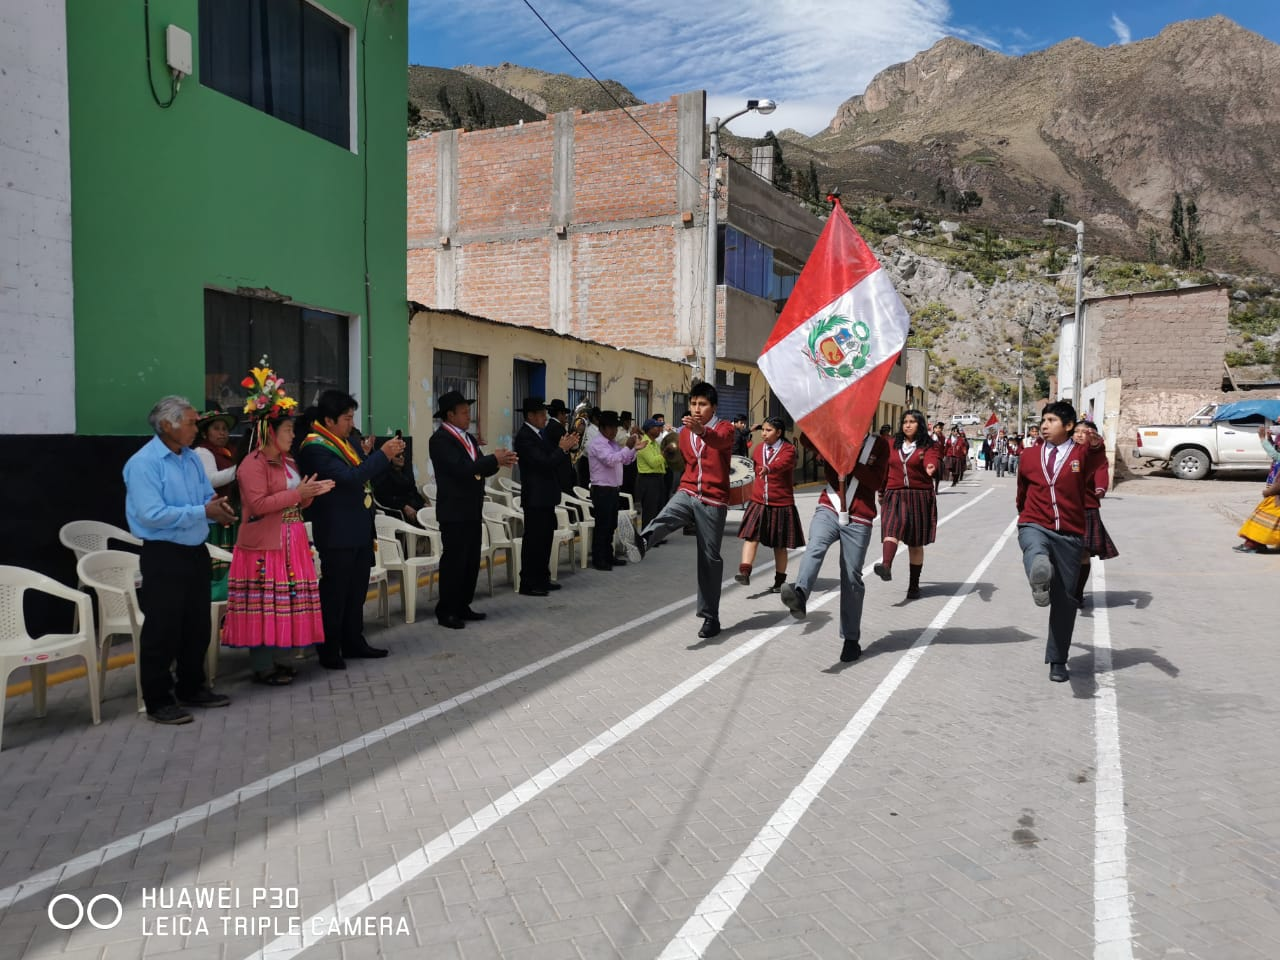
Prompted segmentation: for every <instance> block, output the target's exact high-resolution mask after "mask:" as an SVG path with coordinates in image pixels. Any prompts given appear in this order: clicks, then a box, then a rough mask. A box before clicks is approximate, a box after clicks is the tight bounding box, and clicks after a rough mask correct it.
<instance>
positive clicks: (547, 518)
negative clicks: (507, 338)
mask: <svg viewBox="0 0 1280 960" xmlns="http://www.w3.org/2000/svg"><path fill="white" fill-rule="evenodd" d="M521 410H523V412H524V423H523V425H521V427H520V429H519V430H517V431H516V435H515V436H514V437H513V438H512V441H511V446H512V448H513V449H514V450H515V453H516V456H518V457H519V458H520V506H521V508H522V509H523V510H524V542H523V544H522V547H521V551H520V593H521V594H523V595H524V596H526V597H545V596H546V595H547V594H548V593H549V592H550V591H552V590H559V589H560V584H558V583H552V581H551V539H552V536H553V535H554V533H555V529H556V505H557V504H558V503H559V502H560V492H561V488H560V472H561V468H562V467H564V466H567V465H568V463H569V453H568V451H569V450H570V449H571V448H572V447H573V445H574V443H575V442H577V436H576V435H575V434H572V433H565V432H564V430H563V429H562V430H560V431H559V433H560V437H559V440H558V441H557V442H556V443H554V444H553V443H552V442H551V426H550V424H549V423H548V421H547V407H546V405H545V404H544V403H543V402H542V398H541V397H528V398H527V399H526V400H525V401H524V404H523V405H522V406H521Z"/></svg>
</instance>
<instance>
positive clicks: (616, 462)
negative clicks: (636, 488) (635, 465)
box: [587, 433, 636, 487]
mask: <svg viewBox="0 0 1280 960" xmlns="http://www.w3.org/2000/svg"><path fill="white" fill-rule="evenodd" d="M635 458H636V452H635V451H634V450H632V449H630V448H628V447H621V446H618V444H617V442H616V441H613V440H608V439H606V438H605V435H604V434H603V433H601V434H598V435H597V436H596V437H594V438H593V439H592V441H591V442H590V443H588V444H587V463H588V464H589V465H590V467H591V485H592V486H593V487H620V486H622V467H623V465H624V464H628V463H632V462H633V461H634V460H635Z"/></svg>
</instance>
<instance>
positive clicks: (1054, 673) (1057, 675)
mask: <svg viewBox="0 0 1280 960" xmlns="http://www.w3.org/2000/svg"><path fill="white" fill-rule="evenodd" d="M1049 679H1050V680H1052V681H1053V682H1054V683H1066V682H1067V681H1068V680H1070V679H1071V674H1069V673H1067V665H1066V664H1065V663H1051V664H1049Z"/></svg>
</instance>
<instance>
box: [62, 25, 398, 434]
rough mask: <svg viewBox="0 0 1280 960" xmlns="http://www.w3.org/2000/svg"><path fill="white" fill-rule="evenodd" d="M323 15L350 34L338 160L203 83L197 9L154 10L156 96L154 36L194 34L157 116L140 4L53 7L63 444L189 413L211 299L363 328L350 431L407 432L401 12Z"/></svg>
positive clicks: (198, 394)
mask: <svg viewBox="0 0 1280 960" xmlns="http://www.w3.org/2000/svg"><path fill="white" fill-rule="evenodd" d="M318 5H319V6H321V8H322V9H324V10H326V11H327V12H328V13H330V14H331V15H333V16H335V17H337V18H339V19H341V20H343V21H345V22H346V23H348V24H351V25H353V26H354V27H355V32H354V35H353V43H354V45H355V50H356V55H355V67H354V70H353V72H352V77H351V79H352V85H353V87H354V88H355V101H354V102H355V116H356V118H357V125H356V131H357V132H356V139H355V146H354V149H352V150H348V149H344V148H343V147H340V146H336V145H334V144H332V143H329V142H328V141H326V140H323V139H321V138H320V137H318V136H315V135H313V134H310V133H307V132H306V131H304V130H301V129H299V128H297V127H294V126H292V125H290V124H288V123H286V122H284V121H282V120H278V119H276V118H274V117H272V116H269V115H268V114H266V113H263V112H260V111H258V110H256V109H254V108H252V107H250V106H247V105H245V104H243V103H240V102H239V101H237V100H234V99H232V98H231V97H229V96H226V95H224V94H222V93H219V92H218V91H216V90H212V89H208V88H205V87H202V86H201V85H200V83H199V76H200V67H199V49H200V41H199V35H198V28H199V17H198V2H197V0H151V3H150V16H151V56H152V64H153V65H152V69H153V72H154V77H155V86H156V89H157V91H158V92H159V93H160V96H161V99H164V98H166V97H167V95H168V91H169V77H168V72H167V70H166V68H165V66H164V62H165V54H164V50H165V47H164V31H165V27H166V25H168V24H175V25H177V26H179V27H181V28H183V29H184V30H186V31H187V32H189V33H190V34H191V36H192V48H193V57H194V58H195V60H196V63H195V66H194V73H193V75H192V76H190V77H188V78H186V79H185V80H184V81H183V83H182V86H181V89H180V91H179V93H178V95H177V98H176V100H175V101H174V103H173V105H172V107H170V108H169V109H160V108H159V107H158V106H157V105H156V103H155V101H154V100H153V99H152V95H151V91H150V90H149V88H148V85H147V77H146V71H145V55H146V50H145V47H144V42H143V41H144V33H143V29H142V19H143V2H142V0H134V2H120V0H110V2H104V0H67V57H68V63H69V88H70V117H71V197H72V242H73V253H72V257H73V260H72V272H73V283H74V294H75V353H76V357H75V367H76V390H75V393H76V396H75V404H76V425H77V433H78V434H80V435H82V436H83V435H135V436H136V435H143V434H146V433H148V432H149V428H148V426H147V423H146V413H147V411H148V410H149V409H150V407H151V405H152V404H153V403H154V402H155V401H156V399H158V398H159V397H161V396H163V395H165V394H170V393H177V394H182V395H184V396H187V397H189V398H191V400H192V402H193V403H195V404H197V405H199V404H200V403H201V400H202V399H203V397H204V395H205V387H204V373H205V365H204V290H205V288H206V287H212V288H218V289H223V290H229V291H233V292H234V291H236V290H237V289H241V288H249V289H257V290H260V289H262V288H270V290H272V291H275V292H276V293H278V294H281V295H283V296H285V297H287V298H288V299H289V300H290V301H292V302H295V303H297V304H300V305H303V306H307V307H313V308H316V309H320V310H326V311H330V312H333V313H339V314H348V315H352V316H355V317H358V318H360V326H359V329H360V337H361V342H360V347H359V351H358V355H357V350H356V349H355V347H354V345H353V347H352V351H351V352H352V354H353V357H352V360H353V362H352V366H353V367H358V369H359V377H358V379H356V380H354V381H353V382H352V384H351V385H352V387H353V392H356V393H357V394H358V396H359V397H360V399H361V411H360V412H361V415H362V416H361V422H362V424H363V425H364V427H365V429H366V430H367V429H369V427H370V424H371V423H372V424H374V425H375V426H376V428H378V429H381V428H383V427H385V426H386V425H388V424H394V425H402V424H405V423H407V413H408V360H407V355H408V350H407V340H408V332H407V312H406V304H405V257H406V254H405V250H406V229H405V222H406V196H405V169H406V158H405V133H404V131H405V104H406V100H407V90H406V86H407V79H406V62H407V56H408V45H407V38H408V0H391V2H385V0H325V2H324V3H323V4H318ZM366 18H367V24H368V26H367V30H366V29H365V28H364V24H365V21H366ZM366 195H367V201H366ZM366 202H367V243H368V251H367V252H368V270H369V292H368V296H369V301H370V306H369V307H368V308H367V307H366V291H365V262H366V251H365V242H366V241H365V229H366ZM257 359H258V358H257V357H245V365H246V368H247V367H248V366H249V365H250V364H251V363H252V362H255V361H256V360H257ZM281 372H282V373H283V374H284V375H285V376H286V377H293V376H296V375H297V374H298V371H288V370H282V371H281Z"/></svg>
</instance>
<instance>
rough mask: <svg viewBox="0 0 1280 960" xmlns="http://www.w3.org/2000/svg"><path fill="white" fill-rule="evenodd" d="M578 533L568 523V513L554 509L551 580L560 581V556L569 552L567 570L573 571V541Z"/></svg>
mask: <svg viewBox="0 0 1280 960" xmlns="http://www.w3.org/2000/svg"><path fill="white" fill-rule="evenodd" d="M577 536H578V532H577V531H576V530H574V529H573V525H572V524H571V523H570V522H569V511H568V510H566V509H565V508H564V507H556V529H555V532H554V533H553V534H551V579H552V580H555V581H557V582H558V581H559V580H560V554H561V553H563V552H564V550H565V549H566V548H568V550H569V569H570V570H571V571H572V570H573V560H574V552H575V551H576V550H577V547H576V546H575V543H574V541H575V540H576V539H577Z"/></svg>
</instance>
